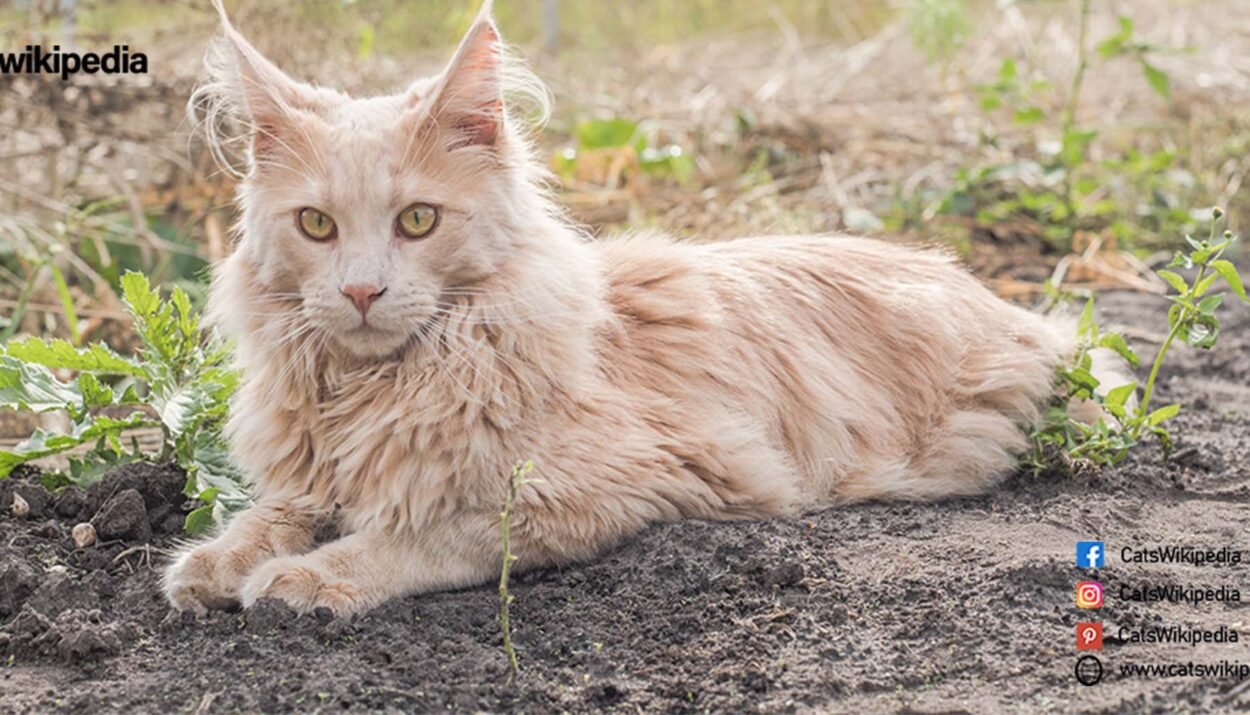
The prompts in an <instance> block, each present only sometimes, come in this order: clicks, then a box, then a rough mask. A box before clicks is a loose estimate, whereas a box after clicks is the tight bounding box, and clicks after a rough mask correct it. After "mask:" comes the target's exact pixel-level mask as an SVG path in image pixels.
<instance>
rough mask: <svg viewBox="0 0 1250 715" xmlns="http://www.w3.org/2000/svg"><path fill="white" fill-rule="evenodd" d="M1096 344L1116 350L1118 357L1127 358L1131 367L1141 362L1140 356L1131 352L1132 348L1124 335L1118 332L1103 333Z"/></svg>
mask: <svg viewBox="0 0 1250 715" xmlns="http://www.w3.org/2000/svg"><path fill="white" fill-rule="evenodd" d="M1098 345H1099V347H1104V348H1110V349H1112V350H1114V351H1116V353H1117V354H1119V356H1120V357H1122V358H1124V359H1125V360H1128V364H1129V365H1132V366H1133V367H1137V366H1138V365H1140V364H1141V358H1139V357H1137V353H1135V352H1133V349H1132V348H1131V347H1129V345H1128V343H1127V342H1126V341H1125V340H1124V336H1122V335H1120V334H1119V333H1103V335H1102V337H1100V338H1099V339H1098Z"/></svg>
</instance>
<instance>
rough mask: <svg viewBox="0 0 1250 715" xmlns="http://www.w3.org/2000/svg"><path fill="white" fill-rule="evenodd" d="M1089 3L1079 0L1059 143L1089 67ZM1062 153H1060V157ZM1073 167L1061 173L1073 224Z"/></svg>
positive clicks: (1073, 117) (1073, 114)
mask: <svg viewBox="0 0 1250 715" xmlns="http://www.w3.org/2000/svg"><path fill="white" fill-rule="evenodd" d="M1089 3H1090V0H1081V20H1080V29H1079V30H1078V31H1077V36H1076V73H1075V74H1074V75H1072V87H1071V88H1070V89H1069V90H1068V102H1067V105H1066V106H1065V107H1064V109H1063V128H1062V131H1063V133H1062V135H1061V136H1060V139H1061V141H1062V140H1064V139H1066V137H1067V136H1068V134H1069V133H1070V132H1071V131H1072V129H1073V128H1074V127H1075V126H1076V109H1077V105H1078V104H1079V103H1080V100H1081V85H1082V84H1084V83H1085V69H1086V68H1087V67H1089V56H1088V54H1087V52H1086V49H1085V45H1086V40H1087V38H1088V35H1089ZM1062 155H1063V152H1062V151H1061V152H1060V156H1061V157H1062ZM1074 168H1075V167H1072V166H1067V167H1065V168H1064V173H1063V200H1064V203H1066V204H1067V209H1068V220H1069V221H1070V222H1075V220H1076V197H1075V196H1074V195H1073V194H1074V192H1075V186H1074V185H1073V181H1072V173H1073V169H1074Z"/></svg>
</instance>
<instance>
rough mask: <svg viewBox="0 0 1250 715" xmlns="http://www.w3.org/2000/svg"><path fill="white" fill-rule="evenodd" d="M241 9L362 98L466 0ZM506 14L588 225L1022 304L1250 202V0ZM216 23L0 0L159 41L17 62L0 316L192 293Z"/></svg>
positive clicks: (1, 213) (34, 38)
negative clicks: (550, 102) (824, 253)
mask: <svg viewBox="0 0 1250 715" xmlns="http://www.w3.org/2000/svg"><path fill="white" fill-rule="evenodd" d="M227 5H228V7H229V8H230V11H231V14H232V16H233V17H234V19H235V23H236V25H237V26H238V27H239V28H240V30H241V31H243V32H244V33H245V34H246V35H248V36H249V38H251V39H252V40H253V42H254V43H255V44H256V45H257V46H258V47H260V48H261V49H262V50H263V51H264V52H266V53H267V54H268V55H269V56H270V57H271V58H272V59H274V60H275V61H276V62H277V63H279V64H280V65H281V66H283V67H284V68H285V69H286V70H287V71H288V72H290V73H291V74H292V75H294V76H296V77H299V78H301V79H306V80H310V81H315V82H318V83H322V84H326V85H332V86H335V87H340V88H343V89H346V90H348V91H350V92H353V93H362V94H368V93H376V92H385V91H391V90H395V89H397V88H400V87H403V86H404V85H406V84H407V82H409V81H411V79H413V78H414V77H417V76H422V75H425V74H429V73H432V72H435V71H437V70H438V69H439V68H440V67H441V64H442V63H443V62H444V61H445V60H446V58H447V56H448V55H449V53H450V51H451V49H452V48H453V47H454V45H455V43H456V42H457V41H458V39H459V35H460V33H461V32H462V31H463V30H464V29H465V28H466V27H467V25H468V23H469V22H470V21H471V19H472V18H473V16H474V15H475V13H476V11H477V6H476V3H475V2H471V1H470V0H421V1H420V2H417V1H415V0H317V1H313V0H308V1H305V2H290V3H272V2H262V1H260V0H228V1H227ZM496 15H497V19H498V21H499V24H500V26H501V28H502V31H503V33H504V35H505V37H506V38H507V39H508V40H510V41H511V42H512V43H513V44H515V45H516V46H517V48H518V50H519V53H520V54H521V55H522V56H524V57H525V58H527V59H528V60H529V61H530V63H531V64H532V65H533V66H534V68H535V69H536V70H537V71H538V73H539V74H540V75H541V76H542V77H543V78H544V79H545V80H546V81H547V82H548V83H549V85H550V86H551V88H552V90H553V92H554V94H555V98H556V113H555V116H554V117H553V119H552V121H551V122H550V124H549V125H548V127H547V128H546V130H545V131H544V133H543V135H542V143H541V147H542V148H541V151H542V153H543V159H544V160H545V161H549V162H550V163H551V166H552V168H553V169H554V170H555V172H556V173H557V175H558V176H559V177H560V183H561V186H560V196H561V198H562V200H563V201H564V202H565V203H566V204H567V206H568V207H569V209H570V211H571V213H572V215H573V216H575V217H576V218H577V219H578V220H580V221H583V222H585V223H586V224H588V225H589V226H591V227H592V228H593V229H594V230H595V231H596V232H604V231H608V232H610V231H618V230H622V229H635V228H660V229H663V230H667V231H670V232H673V233H675V234H677V235H680V236H683V237H688V238H690V239H691V240H716V239H723V238H727V237H731V236H739V235H746V234H758V233H765V232H832V231H850V232H856V233H869V234H875V235H882V236H886V237H888V238H891V239H898V240H911V241H924V242H938V243H942V244H944V245H947V246H950V247H951V248H952V249H953V250H956V251H958V252H959V253H960V254H961V255H962V256H963V257H964V258H965V260H966V261H968V262H969V264H970V265H971V266H972V267H973V269H974V270H976V271H977V272H978V273H979V274H981V275H982V276H983V277H985V278H986V279H987V280H990V281H992V282H993V284H994V286H995V287H996V288H997V289H998V290H999V291H1000V292H1001V293H1002V294H1004V295H1006V296H1008V297H1011V298H1013V299H1017V300H1022V301H1032V300H1040V299H1042V298H1043V294H1044V293H1045V292H1046V291H1047V290H1050V292H1051V293H1052V294H1053V292H1054V289H1055V287H1062V289H1063V290H1077V291H1079V290H1087V289H1103V288H1130V289H1134V290H1142V291H1161V290H1162V286H1161V285H1159V284H1158V281H1157V279H1154V278H1153V277H1152V275H1151V273H1150V272H1149V271H1148V270H1147V268H1148V267H1149V266H1151V265H1154V264H1155V263H1157V262H1158V261H1159V260H1160V257H1161V256H1162V255H1164V254H1166V253H1167V251H1168V249H1169V248H1170V247H1172V246H1174V245H1175V244H1176V243H1177V241H1178V240H1179V239H1180V237H1181V235H1182V234H1183V233H1184V232H1185V231H1186V230H1192V227H1193V225H1195V224H1196V223H1198V221H1197V220H1196V216H1198V214H1197V213H1196V212H1199V211H1204V210H1205V209H1207V208H1209V207H1210V206H1211V205H1213V204H1222V205H1227V206H1229V207H1231V209H1232V225H1233V227H1234V228H1235V227H1236V226H1238V225H1239V224H1240V220H1241V218H1242V214H1240V213H1239V210H1240V209H1241V208H1242V207H1244V206H1247V205H1250V202H1246V201H1244V198H1245V193H1246V188H1245V186H1244V179H1245V176H1246V172H1247V170H1250V156H1248V153H1247V142H1248V135H1247V134H1246V122H1247V121H1248V120H1250V113H1247V111H1246V108H1247V103H1248V102H1247V99H1248V98H1250V35H1247V34H1246V33H1245V32H1243V31H1241V30H1237V29H1234V28H1245V27H1250V1H1247V0H1016V1H1012V0H840V1H839V2H831V1H829V0H639V1H637V2H630V3H618V2H606V1H603V2H600V1H575V0H497V2H496ZM215 29H216V20H215V16H214V14H213V13H212V11H211V8H210V6H209V3H208V2H207V0H202V1H200V0H197V1H195V2H192V1H191V0H146V1H143V0H115V1H110V0H77V1H76V2H70V1H69V0H0V51H14V50H17V49H20V48H22V47H24V46H26V45H27V44H43V45H45V46H50V45H52V44H54V43H60V44H62V45H63V46H75V47H78V48H81V49H107V48H110V47H112V46H113V45H114V44H126V45H129V47H130V48H131V51H141V52H144V53H145V54H147V55H148V57H149V65H150V73H149V74H147V75H143V76H136V75H115V76H106V75H94V76H88V75H77V76H74V77H72V78H71V79H70V80H69V81H67V82H62V81H61V80H60V79H59V78H56V77H48V76H0V338H8V337H10V336H12V335H15V334H17V333H19V332H20V333H33V334H40V335H56V336H61V337H66V338H69V339H71V340H73V341H75V342H80V341H83V340H88V339H105V340H108V341H110V342H112V343H114V344H117V345H120V346H125V345H126V344H127V341H128V340H130V339H131V338H130V336H128V335H127V330H126V327H125V326H126V325H128V322H127V320H126V319H125V316H124V314H123V312H122V311H121V309H120V306H119V303H118V299H117V290H118V282H119V277H120V276H121V275H122V274H123V273H124V272H125V271H126V270H128V269H134V270H141V271H144V272H146V273H148V274H150V275H151V276H152V277H153V282H154V283H156V284H158V285H162V286H166V287H169V286H173V285H179V286H182V287H183V288H184V289H185V290H186V291H187V292H188V293H189V294H190V295H191V296H192V299H193V300H199V299H200V298H201V297H202V296H203V286H204V279H205V275H206V271H207V268H208V266H209V265H210V264H211V262H212V261H214V260H217V259H220V258H221V257H222V256H224V255H227V254H228V252H229V250H230V243H231V238H230V232H229V228H228V227H229V226H230V223H231V220H232V214H231V207H230V200H231V197H232V191H233V181H234V179H233V178H232V177H231V176H230V175H229V174H228V173H227V172H224V171H222V170H221V169H220V167H216V166H214V164H213V163H212V161H211V159H210V157H209V156H208V154H207V152H206V151H205V150H204V148H203V147H202V146H201V145H200V144H199V143H198V141H197V140H196V138H195V137H194V133H193V132H192V127H190V126H189V125H188V122H187V121H186V120H185V118H184V106H185V102H186V98H187V96H188V95H189V93H190V91H191V89H192V87H193V86H194V84H195V81H196V79H197V75H198V73H199V68H200V61H201V58H202V55H203V51H204V48H205V46H206V44H207V42H208V40H209V38H210V37H211V36H212V34H213V33H214V31H215ZM1202 215H1203V216H1205V215H1206V214H1205V213H1203V214H1202ZM1048 279H1049V280H1050V283H1051V284H1052V288H1051V289H1047V288H1046V287H1045V286H1046V281H1047V280H1048Z"/></svg>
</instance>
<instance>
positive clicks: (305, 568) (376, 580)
mask: <svg viewBox="0 0 1250 715" xmlns="http://www.w3.org/2000/svg"><path fill="white" fill-rule="evenodd" d="M479 526H481V527H482V529H484V530H489V529H490V526H491V525H490V524H489V523H488V522H487V521H482V522H481V523H480V524H479ZM497 529H498V526H497V525H495V527H494V531H497ZM463 546H464V544H463V543H461V544H453V543H452V540H448V539H437V540H436V542H433V543H432V542H430V541H428V540H426V539H419V538H418V537H416V536H410V535H406V534H405V535H394V534H383V533H371V532H356V533H353V534H349V535H347V536H344V537H343V538H341V539H338V540H336V541H332V542H330V543H328V544H324V545H322V546H321V547H319V548H318V549H316V550H315V551H312V552H309V553H307V554H302V555H294V556H286V557H281V558H276V559H272V560H270V561H267V562H265V563H264V564H262V565H261V566H260V567H258V568H257V569H256V570H255V571H253V572H252V573H251V574H250V575H249V576H248V577H247V579H246V581H245V582H244V584H243V589H242V592H241V596H242V601H243V606H244V607H245V608H246V607H250V606H251V605H252V604H253V603H255V602H256V601H257V600H259V599H262V598H276V599H279V600H282V601H285V602H286V603H287V604H288V605H290V606H291V607H292V608H294V609H296V610H297V611H300V612H303V613H307V612H309V611H312V610H314V609H317V608H320V607H326V608H329V609H330V610H332V611H333V612H334V613H335V614H336V615H340V616H343V615H349V614H353V613H361V612H363V611H367V610H369V609H371V608H373V607H375V606H378V605H380V604H381V603H383V602H384V601H387V600H389V599H391V598H394V597H396V596H401V595H404V594H408V593H420V592H427V591H435V590H441V589H447V588H456V587H459V586H465V585H469V584H474V583H481V582H483V581H486V580H487V579H489V578H490V577H491V576H492V575H496V576H497V575H498V574H499V568H500V565H501V563H502V554H501V552H495V553H494V554H491V553H490V552H489V551H482V550H476V549H475V550H473V551H474V553H473V554H470V553H469V552H468V551H466V550H465V549H464V548H463Z"/></svg>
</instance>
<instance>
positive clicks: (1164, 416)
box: [1146, 405, 1181, 427]
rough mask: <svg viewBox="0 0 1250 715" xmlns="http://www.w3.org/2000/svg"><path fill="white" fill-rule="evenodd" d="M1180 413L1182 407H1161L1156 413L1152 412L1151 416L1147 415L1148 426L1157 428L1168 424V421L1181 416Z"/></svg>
mask: <svg viewBox="0 0 1250 715" xmlns="http://www.w3.org/2000/svg"><path fill="white" fill-rule="evenodd" d="M1180 411H1181V406H1180V405H1168V406H1167V407H1160V408H1159V409H1157V410H1155V411H1154V412H1151V413H1150V414H1149V415H1146V426H1147V427H1155V426H1157V425H1159V424H1162V423H1163V422H1166V421H1167V420H1170V419H1172V418H1173V417H1175V416H1176V415H1178V414H1180Z"/></svg>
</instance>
